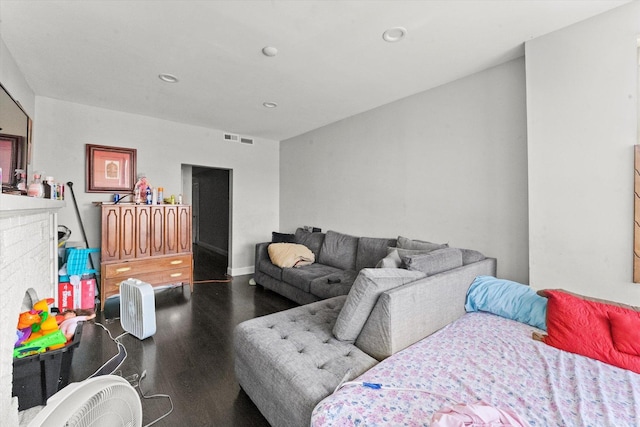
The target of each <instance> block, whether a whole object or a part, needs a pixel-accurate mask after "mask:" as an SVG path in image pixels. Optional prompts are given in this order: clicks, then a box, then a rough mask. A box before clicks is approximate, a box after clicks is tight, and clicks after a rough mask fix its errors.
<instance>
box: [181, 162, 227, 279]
mask: <svg viewBox="0 0 640 427" xmlns="http://www.w3.org/2000/svg"><path fill="white" fill-rule="evenodd" d="M190 181H191V188H190V192H191V201H192V215H193V255H194V276H195V279H196V280H209V279H216V278H219V277H220V276H224V275H225V274H227V272H228V271H229V270H230V266H229V247H230V245H229V243H230V233H231V231H230V230H231V221H230V218H231V215H230V210H231V209H230V208H231V203H230V200H231V170H229V169H219V168H210V167H202V166H191V180H190ZM185 185H186V182H185Z"/></svg>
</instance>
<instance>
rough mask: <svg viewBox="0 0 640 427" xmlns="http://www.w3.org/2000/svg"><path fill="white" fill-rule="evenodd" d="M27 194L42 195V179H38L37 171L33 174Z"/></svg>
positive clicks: (31, 195)
mask: <svg viewBox="0 0 640 427" xmlns="http://www.w3.org/2000/svg"><path fill="white" fill-rule="evenodd" d="M27 196H29V197H44V186H43V185H42V181H41V180H40V174H39V173H37V172H36V173H35V174H33V182H32V183H31V184H29V189H28V190H27Z"/></svg>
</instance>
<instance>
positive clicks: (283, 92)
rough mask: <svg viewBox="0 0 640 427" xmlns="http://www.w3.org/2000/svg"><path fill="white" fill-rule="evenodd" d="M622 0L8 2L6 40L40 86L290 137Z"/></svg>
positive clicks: (462, 70) (87, 100)
mask: <svg viewBox="0 0 640 427" xmlns="http://www.w3.org/2000/svg"><path fill="white" fill-rule="evenodd" d="M628 1H629V0H624V1H613V0H608V1H597V0H586V1H581V0H566V1H558V0H553V1H551V0H527V1H524V0H497V1H480V0H466V1H457V0H448V1H428V0H424V1H419V0H414V1H397V0H386V1H375V0H369V1H303V0H298V1H294V0H291V1H282V0H271V1H268V0H257V1H192V0H182V1H168V0H165V1H161V0H155V1H154V0H138V1H135V0H129V1H117V0H101V1H98V0H84V1H57V0H48V1H33V0H0V20H1V21H0V36H1V37H2V39H3V40H4V42H5V44H6V46H7V47H8V49H9V51H10V52H11V54H12V56H13V57H14V59H15V61H16V62H17V64H18V66H19V67H20V69H21V70H22V72H23V73H24V75H25V78H26V80H27V82H28V83H29V85H30V86H31V87H32V89H33V90H34V91H35V93H36V95H39V96H45V97H50V98H56V99H60V100H65V101H71V102H76V103H80V104H86V105H92V106H97V107H103V108H108V109H113V110H119V111H126V112H130V113H137V114H142V115H146V116H152V117H157V118H161V119H166V120H172V121H176V122H181V123H188V124H193V125H199V126H204V127H209V128H215V129H220V130H224V131H228V132H233V133H238V134H241V135H243V136H253V137H262V138H269V139H274V140H283V139H287V138H290V137H293V136H296V135H299V134H301V133H304V132H306V131H309V130H312V129H315V128H318V127H321V126H323V125H326V124H329V123H332V122H334V121H337V120H340V119H343V118H346V117H349V116H352V115H355V114H358V113H361V112H363V111H367V110H370V109H372V108H376V107H378V106H380V105H383V104H386V103H389V102H391V101H394V100H397V99H400V98H404V97H406V96H409V95H412V94H415V93H418V92H422V91H424V90H427V89H430V88H433V87H435V86H438V85H441V84H444V83H447V82H450V81H453V80H455V79H458V78H460V77H463V76H466V75H469V74H472V73H474V72H477V71H481V70H483V69H486V68H489V67H491V66H494V65H497V64H500V63H503V62H505V61H508V60H510V59H513V58H516V57H519V56H521V55H523V52H524V49H523V42H524V41H526V40H529V39H532V38H535V37H538V36H540V35H543V34H546V33H549V32H551V31H554V30H556V29H558V28H562V27H565V26H568V25H570V24H572V23H575V22H578V21H581V20H584V19H586V18H589V17H591V16H593V15H596V14H599V13H602V12H604V11H606V10H609V9H612V8H614V7H617V6H620V5H621V4H624V3H627V2H628ZM394 26H402V27H405V28H406V29H407V30H408V34H407V36H406V38H405V39H404V40H402V41H401V42H397V43H387V42H384V41H383V40H382V33H383V31H384V30H386V29H387V28H390V27H394ZM265 46H275V47H276V48H277V49H278V50H279V53H278V55H277V56H275V57H271V58H270V57H266V56H264V55H263V54H262V53H261V49H262V48H263V47H265ZM160 73H170V74H174V75H176V76H177V77H178V78H179V79H180V82H179V83H176V84H167V83H163V82H161V81H160V80H159V79H158V77H157V76H158V74H160ZM265 101H272V102H276V103H278V107H277V108H275V109H267V108H265V107H263V105H262V103H263V102H265Z"/></svg>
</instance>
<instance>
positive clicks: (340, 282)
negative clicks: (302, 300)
mask: <svg viewBox="0 0 640 427" xmlns="http://www.w3.org/2000/svg"><path fill="white" fill-rule="evenodd" d="M357 275H358V273H357V272H356V271H353V270H342V271H340V272H339V273H332V274H330V275H328V276H323V277H319V278H317V279H313V280H312V281H311V286H310V287H309V291H310V292H311V293H312V294H313V295H315V296H317V297H318V298H320V299H326V298H333V297H335V296H338V295H347V294H348V293H349V291H350V290H351V286H352V285H353V282H354V281H355V280H356V276H357Z"/></svg>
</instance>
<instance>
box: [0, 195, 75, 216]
mask: <svg viewBox="0 0 640 427" xmlns="http://www.w3.org/2000/svg"><path fill="white" fill-rule="evenodd" d="M66 204H67V203H66V202H65V201H64V200H50V199H41V198H38V197H27V196H16V195H13V194H0V216H3V217H7V216H16V214H20V213H22V212H24V211H34V210H38V209H44V210H52V209H53V210H55V209H60V208H63V207H65V206H66Z"/></svg>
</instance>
